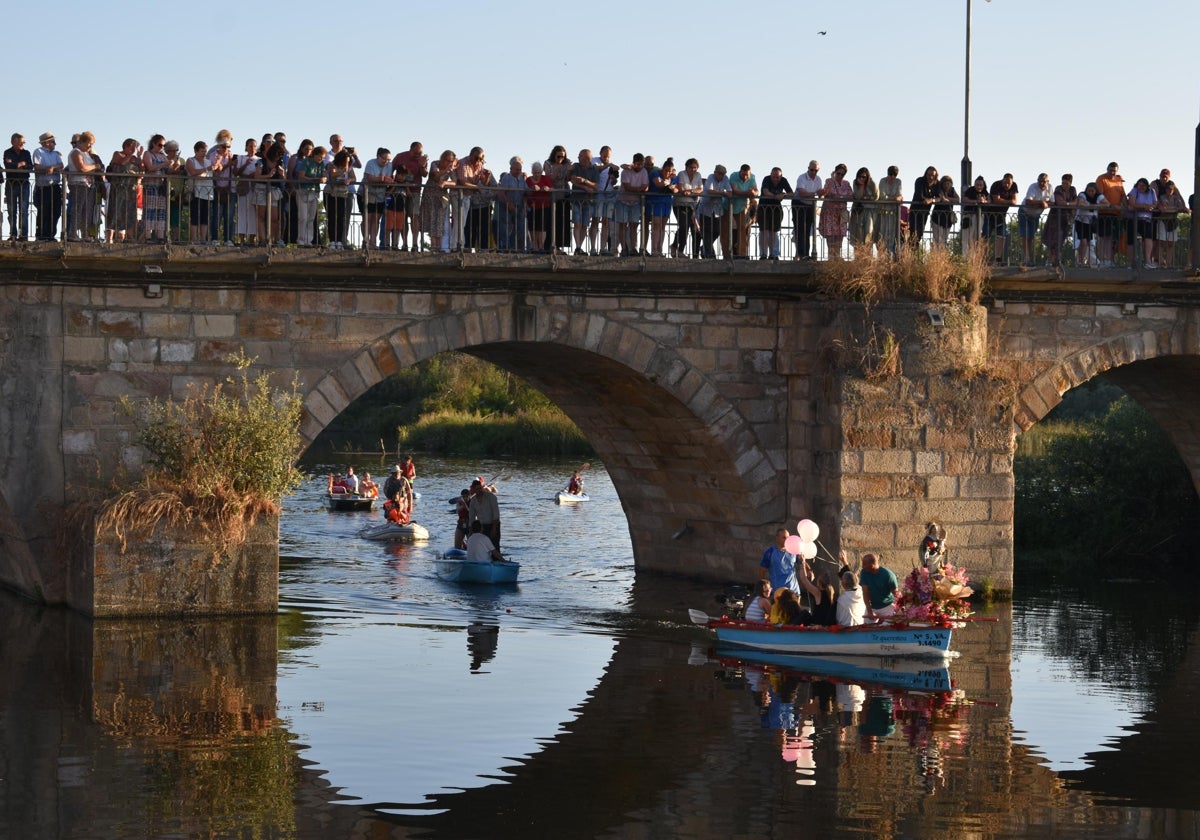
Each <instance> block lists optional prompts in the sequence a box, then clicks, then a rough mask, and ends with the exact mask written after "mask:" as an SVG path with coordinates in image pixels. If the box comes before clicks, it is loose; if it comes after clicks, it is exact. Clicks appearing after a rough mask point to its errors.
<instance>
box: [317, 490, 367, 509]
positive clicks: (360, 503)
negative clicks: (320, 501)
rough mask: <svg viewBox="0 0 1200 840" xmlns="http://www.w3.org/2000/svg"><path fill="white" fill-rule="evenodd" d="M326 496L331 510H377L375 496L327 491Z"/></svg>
mask: <svg viewBox="0 0 1200 840" xmlns="http://www.w3.org/2000/svg"><path fill="white" fill-rule="evenodd" d="M325 498H326V500H327V504H328V505H329V509H330V510H339V511H346V510H375V499H376V497H375V496H363V495H361V494H359V493H326V494H325Z"/></svg>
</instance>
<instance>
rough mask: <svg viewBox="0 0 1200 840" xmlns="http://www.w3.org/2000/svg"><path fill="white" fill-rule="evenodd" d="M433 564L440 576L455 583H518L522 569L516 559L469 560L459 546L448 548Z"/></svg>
mask: <svg viewBox="0 0 1200 840" xmlns="http://www.w3.org/2000/svg"><path fill="white" fill-rule="evenodd" d="M433 565H434V571H435V572H436V573H437V576H438V577H440V578H441V579H442V580H449V581H453V582H455V583H516V582H517V575H518V574H519V573H520V571H521V564H520V563H518V562H517V561H515V560H468V559H467V553H466V552H465V551H463V550H462V549H458V548H452V549H450V550H448V551H447V552H446V553H445V554H444V555H443V556H441V557H439V558H437V559H436V560H434V561H433Z"/></svg>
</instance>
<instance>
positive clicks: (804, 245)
mask: <svg viewBox="0 0 1200 840" xmlns="http://www.w3.org/2000/svg"><path fill="white" fill-rule="evenodd" d="M820 170H821V164H820V163H818V162H817V161H815V160H810V161H809V162H808V169H807V170H806V171H804V172H802V173H800V176H799V177H798V178H796V189H795V192H794V193H793V194H792V233H793V235H794V236H795V238H796V259H798V260H812V259H816V257H817V245H816V242H815V241H814V239H813V222H814V221H815V220H816V210H817V204H816V198H817V194H818V193H820V192H821V187H822V186H823V185H824V183H823V182H822V181H821V176H820V175H818V174H817V173H818V172H819V171H820Z"/></svg>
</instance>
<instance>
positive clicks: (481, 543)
mask: <svg viewBox="0 0 1200 840" xmlns="http://www.w3.org/2000/svg"><path fill="white" fill-rule="evenodd" d="M467 559H468V560H488V559H490V560H493V561H494V560H503V559H504V555H502V554H501V553H500V550H499V549H498V548H496V546H495V544H494V543H492V538H491V537H489V536H488V535H487V534H485V533H483V525H482V524H481V523H480V521H479V520H478V519H476V520H475V521H474V522H472V523H471V536H469V537H467Z"/></svg>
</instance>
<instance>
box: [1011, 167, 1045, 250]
mask: <svg viewBox="0 0 1200 840" xmlns="http://www.w3.org/2000/svg"><path fill="white" fill-rule="evenodd" d="M1053 200H1054V191H1053V190H1052V189H1050V176H1049V175H1047V174H1046V173H1045V172H1043V173H1042V174H1040V175H1038V179H1037V183H1035V184H1030V185H1029V189H1028V190H1026V191H1025V201H1024V202H1023V203H1022V204H1021V210H1020V212H1019V213H1017V229H1018V232H1019V233H1020V234H1021V253H1022V260H1023V263H1024V264H1025V265H1027V266H1031V265H1033V240H1034V237H1035V236H1037V231H1038V222H1039V221H1040V220H1041V218H1042V211H1043V210H1045V209H1046V208H1047V207H1049V206H1050V202H1052V201H1053Z"/></svg>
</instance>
